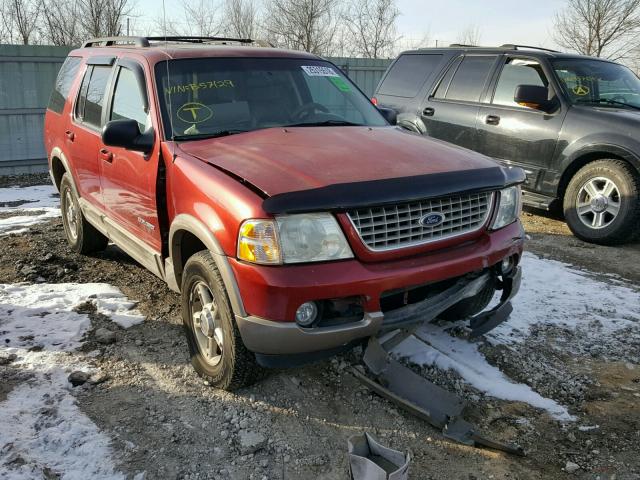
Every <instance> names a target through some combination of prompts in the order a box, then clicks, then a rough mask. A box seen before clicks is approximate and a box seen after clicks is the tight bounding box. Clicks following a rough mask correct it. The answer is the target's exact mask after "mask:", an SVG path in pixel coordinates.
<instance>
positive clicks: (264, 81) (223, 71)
mask: <svg viewBox="0 0 640 480" xmlns="http://www.w3.org/2000/svg"><path fill="white" fill-rule="evenodd" d="M167 67H168V68H167ZM156 79H157V86H158V93H159V98H160V107H161V110H162V116H163V123H164V128H165V134H166V137H167V138H174V137H175V138H180V139H189V138H194V139H195V138H202V137H206V136H207V135H216V134H222V133H226V134H229V133H237V132H244V131H250V130H257V129H260V128H270V127H284V126H291V125H302V126H312V125H328V126H331V125H352V124H353V125H367V126H383V125H386V124H387V123H386V121H385V120H384V118H383V117H382V115H381V114H380V113H379V112H378V111H377V109H376V108H375V107H374V106H373V105H372V104H371V102H370V101H369V100H368V99H367V98H366V97H365V96H364V95H363V94H362V93H361V92H360V91H359V90H358V89H357V88H356V87H355V86H354V85H353V83H351V81H350V80H349V79H348V78H347V77H345V76H344V75H343V74H342V73H341V72H340V71H339V70H338V69H337V68H336V67H334V66H333V65H331V64H329V63H327V62H323V61H317V60H307V59H297V58H296V59H290V58H198V59H183V60H171V61H169V62H168V64H167V62H161V63H159V64H157V65H156Z"/></svg>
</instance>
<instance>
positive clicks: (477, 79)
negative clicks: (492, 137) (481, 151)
mask: <svg viewBox="0 0 640 480" xmlns="http://www.w3.org/2000/svg"><path fill="white" fill-rule="evenodd" d="M497 61H498V55H490V54H467V55H461V56H459V57H457V58H456V59H454V60H453V62H451V63H450V65H449V67H448V69H447V70H446V72H445V73H444V75H443V76H442V78H441V79H440V81H439V82H438V83H437V85H436V87H435V88H434V89H433V90H432V92H430V95H428V96H427V98H426V99H425V101H424V103H423V105H422V111H421V118H422V122H423V123H424V125H425V127H426V132H427V135H429V136H430V137H434V138H438V139H440V140H444V141H446V142H450V143H453V144H455V145H459V146H461V147H465V148H470V149H472V150H475V149H476V148H477V147H478V144H477V135H476V120H477V117H478V111H479V109H480V101H481V99H483V98H484V94H485V91H486V88H487V85H488V83H489V79H490V77H491V73H492V72H493V71H494V68H495V66H496V63H497Z"/></svg>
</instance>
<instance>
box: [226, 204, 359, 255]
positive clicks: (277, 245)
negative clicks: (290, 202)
mask: <svg viewBox="0 0 640 480" xmlns="http://www.w3.org/2000/svg"><path fill="white" fill-rule="evenodd" d="M352 257H353V253H352V252H351V249H350V248H349V244H348V243H347V240H346V239H345V237H344V234H343V233H342V230H341V229H340V226H339V225H338V222H337V221H336V219H335V218H334V217H333V215H331V214H329V213H309V214H300V215H282V216H278V217H276V219H275V221H274V220H247V221H245V222H244V223H243V224H242V226H241V227H240V235H239V237H238V258H240V259H241V260H246V261H248V262H253V263H262V264H267V265H269V264H279V263H304V262H322V261H327V260H340V259H344V258H352Z"/></svg>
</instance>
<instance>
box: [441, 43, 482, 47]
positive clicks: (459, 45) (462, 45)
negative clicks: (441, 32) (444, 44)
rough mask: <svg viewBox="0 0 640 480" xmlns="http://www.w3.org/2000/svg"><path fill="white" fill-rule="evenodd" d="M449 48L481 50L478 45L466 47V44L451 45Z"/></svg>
mask: <svg viewBox="0 0 640 480" xmlns="http://www.w3.org/2000/svg"><path fill="white" fill-rule="evenodd" d="M449 47H452V48H481V47H479V46H478V45H466V44H464V43H452V44H451V45H449Z"/></svg>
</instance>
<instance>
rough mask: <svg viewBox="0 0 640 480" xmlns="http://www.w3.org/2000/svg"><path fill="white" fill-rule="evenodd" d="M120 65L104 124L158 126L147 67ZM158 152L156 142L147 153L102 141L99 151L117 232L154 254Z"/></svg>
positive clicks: (158, 240) (157, 234) (105, 192)
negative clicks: (152, 109)
mask: <svg viewBox="0 0 640 480" xmlns="http://www.w3.org/2000/svg"><path fill="white" fill-rule="evenodd" d="M115 68H116V71H115V74H114V75H115V77H114V82H113V87H112V94H111V100H110V101H109V103H108V104H107V111H106V113H105V123H106V122H109V121H111V120H120V119H132V120H135V121H137V122H138V126H139V128H140V131H141V132H145V131H147V130H148V129H149V128H153V127H152V123H151V117H152V115H151V112H150V107H149V102H148V100H147V99H148V98H149V97H148V92H147V86H146V82H145V80H144V79H145V75H144V70H143V67H142V65H140V64H138V63H135V62H133V61H131V60H125V61H123V60H120V61H119V62H118V64H117V65H116V67H115ZM155 131H156V132H157V131H158V130H157V128H156V129H155ZM158 152H159V142H158V141H157V140H156V142H155V146H154V149H153V151H152V152H150V153H148V154H145V153H142V152H135V151H132V150H126V149H124V148H120V147H112V146H107V145H104V144H101V146H100V152H99V157H100V168H101V176H100V180H101V187H102V197H103V199H104V204H105V207H106V210H107V215H108V217H109V218H110V219H111V221H113V222H115V223H116V226H115V228H116V229H117V230H120V231H119V232H118V231H116V232H115V234H116V235H117V234H118V233H120V234H122V233H123V232H122V230H124V235H125V238H126V237H127V236H128V237H135V238H137V239H138V240H141V241H142V242H143V243H144V244H146V245H147V246H148V247H150V250H153V251H155V252H160V251H161V236H160V227H159V222H158V211H157V207H156V181H157V172H158V160H159V154H158ZM125 241H126V240H125ZM147 253H148V252H147Z"/></svg>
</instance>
